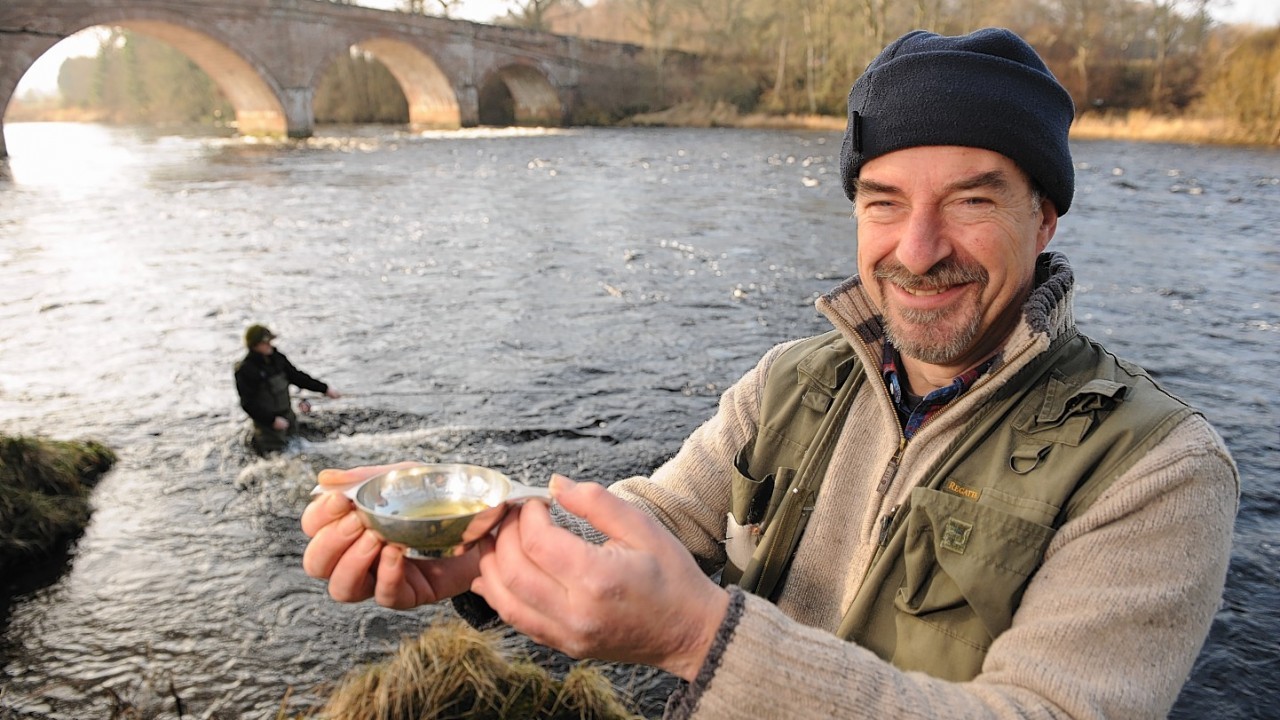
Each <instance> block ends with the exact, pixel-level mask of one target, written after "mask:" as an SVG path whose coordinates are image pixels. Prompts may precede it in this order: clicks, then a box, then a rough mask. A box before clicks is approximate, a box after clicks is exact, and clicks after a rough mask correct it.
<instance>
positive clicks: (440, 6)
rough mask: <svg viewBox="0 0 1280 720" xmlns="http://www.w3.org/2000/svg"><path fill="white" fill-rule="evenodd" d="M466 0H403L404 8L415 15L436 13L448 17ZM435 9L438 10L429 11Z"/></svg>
mask: <svg viewBox="0 0 1280 720" xmlns="http://www.w3.org/2000/svg"><path fill="white" fill-rule="evenodd" d="M464 1H465V0H402V2H403V3H404V4H403V9H404V11H405V12H407V13H413V14H415V15H436V16H438V17H442V18H447V17H450V15H452V13H453V11H454V10H455V9H457V8H458V7H460V6H461V5H462V3H463V2H464ZM429 10H435V11H436V12H428V11H429Z"/></svg>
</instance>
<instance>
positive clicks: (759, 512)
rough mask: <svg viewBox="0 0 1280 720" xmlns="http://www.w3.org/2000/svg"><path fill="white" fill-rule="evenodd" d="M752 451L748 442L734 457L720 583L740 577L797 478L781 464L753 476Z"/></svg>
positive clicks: (734, 581) (735, 580)
mask: <svg viewBox="0 0 1280 720" xmlns="http://www.w3.org/2000/svg"><path fill="white" fill-rule="evenodd" d="M751 450H752V447H751V446H750V445H748V446H747V447H746V448H744V449H743V450H742V451H740V452H739V453H738V456H737V458H735V460H734V471H733V482H732V486H731V493H730V505H729V514H728V517H727V518H726V527H725V546H724V549H725V557H726V560H727V563H726V565H725V568H724V574H723V575H722V578H721V584H722V585H726V586H727V585H729V584H732V583H737V582H738V581H739V580H740V579H741V577H742V572H743V570H745V569H746V567H747V565H748V563H750V562H751V558H752V557H753V556H754V555H755V552H756V549H757V548H758V547H759V545H760V542H761V540H762V539H763V538H764V536H765V529H766V528H768V527H769V525H770V523H771V521H772V520H773V517H774V515H776V514H777V512H778V508H779V507H780V506H781V505H782V504H783V502H784V501H786V499H787V491H788V490H789V489H790V488H791V485H792V481H793V480H794V479H795V471H794V470H792V469H791V468H788V467H779V468H777V469H776V470H775V471H774V472H772V473H769V474H768V475H766V476H765V477H764V478H763V479H760V480H757V479H756V478H754V477H752V476H751V475H750V474H749V470H748V467H747V460H748V458H749V457H750V453H751Z"/></svg>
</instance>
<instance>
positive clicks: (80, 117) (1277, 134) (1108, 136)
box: [6, 99, 1280, 148]
mask: <svg viewBox="0 0 1280 720" xmlns="http://www.w3.org/2000/svg"><path fill="white" fill-rule="evenodd" d="M6 119H7V120H8V121H9V122H87V123H100V122H107V120H106V118H105V117H104V116H103V114H102V113H101V112H99V111H94V110H90V109H85V108H63V107H58V106H57V105H56V104H54V102H53V101H45V102H43V103H35V104H33V103H24V102H22V101H19V100H16V99H15V100H14V101H13V103H11V105H10V107H9V110H8V113H7V114H6ZM619 125H622V126H626V127H689V128H742V129H774V130H795V129H802V130H830V131H842V130H844V128H845V118H844V117H840V116H835V115H808V114H797V113H787V114H782V115H773V114H767V113H742V112H739V111H738V109H737V108H736V107H734V106H733V105H731V104H729V103H724V102H717V103H707V102H701V101H698V102H691V103H682V104H680V105H676V106H674V107H671V108H668V109H666V110H660V111H658V112H651V113H641V114H639V115H633V116H631V117H629V118H627V119H625V120H623V121H622V122H620V123H619ZM1071 137H1072V138H1073V139H1077V140H1129V141H1133V142H1170V143H1184V144H1193V145H1252V146H1262V147H1276V148H1280V128H1276V129H1275V130H1274V131H1269V130H1264V129H1261V128H1255V129H1250V128H1246V127H1242V126H1241V125H1239V124H1238V123H1234V122H1232V121H1229V120H1225V119H1221V118H1195V117H1172V116H1161V115H1152V114H1151V113H1148V112H1144V111H1140V110H1137V111H1133V112H1129V113H1117V114H1114V115H1102V114H1097V113H1090V114H1086V115H1082V116H1081V117H1078V118H1076V120H1075V122H1074V123H1073V124H1072V126H1071Z"/></svg>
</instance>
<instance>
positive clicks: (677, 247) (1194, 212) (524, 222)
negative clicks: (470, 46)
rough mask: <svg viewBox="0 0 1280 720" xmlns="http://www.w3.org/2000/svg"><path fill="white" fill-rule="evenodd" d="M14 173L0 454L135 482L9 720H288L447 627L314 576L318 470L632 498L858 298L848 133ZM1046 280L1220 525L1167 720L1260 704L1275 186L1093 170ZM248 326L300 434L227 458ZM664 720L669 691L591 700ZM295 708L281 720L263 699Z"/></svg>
mask: <svg viewBox="0 0 1280 720" xmlns="http://www.w3.org/2000/svg"><path fill="white" fill-rule="evenodd" d="M4 131H5V133H6V140H7V145H8V149H9V151H10V154H11V157H10V158H9V159H8V160H7V161H0V338H2V342H3V352H2V354H0V432H3V433H8V434H32V435H44V436H49V437H55V438H63V439H73V438H88V437H91V438H97V439H100V440H102V441H104V442H106V443H107V444H108V445H109V446H111V447H112V448H114V449H116V450H117V452H118V453H119V456H120V460H119V462H118V464H117V465H116V467H115V468H114V469H113V470H112V471H111V472H110V473H109V474H108V475H107V476H105V478H104V479H103V480H102V482H101V484H100V485H99V486H98V487H97V489H96V490H95V492H94V498H93V502H94V506H95V514H94V517H93V521H92V523H91V524H90V526H89V527H88V529H87V531H86V532H85V534H84V536H83V537H82V538H81V539H80V541H79V542H78V544H77V546H76V550H75V552H74V554H73V556H72V558H71V562H70V563H69V566H68V567H67V568H65V570H64V571H63V572H62V573H61V574H60V575H58V576H57V577H56V578H55V579H54V580H53V581H52V582H51V583H50V584H48V585H47V586H45V587H42V588H40V589H37V590H35V591H33V592H31V593H28V594H25V595H22V596H20V597H18V598H16V599H15V601H14V602H13V604H12V606H11V608H10V614H9V618H8V622H7V625H6V626H5V627H4V628H3V633H4V635H3V641H2V644H0V661H2V662H3V671H2V672H0V683H3V685H2V686H0V718H57V719H64V718H65V719H77V720H79V719H84V718H99V717H101V718H105V717H109V716H111V713H112V711H113V708H115V707H116V705H115V701H114V700H113V696H115V695H118V696H121V697H124V698H128V699H129V701H130V702H132V703H134V704H135V705H137V706H139V707H150V708H152V709H153V710H154V711H155V712H156V713H157V714H156V715H153V716H158V717H176V716H177V715H176V712H175V710H174V703H173V702H172V696H174V695H176V696H178V697H180V698H181V699H182V704H183V707H184V711H185V715H184V717H199V718H275V717H277V714H278V713H279V712H280V711H281V710H282V709H283V710H288V711H289V712H305V711H306V710H308V709H311V708H314V707H315V706H316V705H317V704H318V703H320V702H321V701H322V700H323V697H324V688H325V686H326V683H330V682H332V681H334V680H336V679H338V678H339V677H341V675H342V674H343V673H344V672H345V671H346V670H347V669H349V668H350V667H352V666H353V665H354V664H356V663H360V662H370V661H375V660H379V659H382V658H384V657H386V656H387V654H388V653H389V652H390V650H391V649H393V648H394V647H395V646H396V644H397V643H398V641H399V639H400V638H401V637H403V636H407V635H412V634H415V633H417V632H419V631H421V629H422V628H423V627H425V626H426V624H428V623H430V622H431V621H432V619H433V618H436V617H439V616H440V614H441V613H442V612H446V611H444V610H441V609H437V608H423V609H420V610H417V611H414V612H409V613H401V612H393V611H389V610H384V609H381V608H378V607H375V606H372V605H371V604H370V603H365V604H361V605H355V606H350V605H341V604H339V603H336V602H333V601H332V600H330V599H329V598H328V596H327V595H326V593H325V588H324V586H323V584H322V583H319V582H318V581H315V580H312V579H310V578H308V577H307V576H306V575H305V574H304V573H303V572H302V569H301V566H300V558H301V553H302V550H303V548H304V546H305V537H304V536H303V535H302V533H301V531H300V530H299V529H298V523H297V517H298V515H299V514H300V512H301V509H302V508H303V507H304V506H305V503H306V492H307V491H308V490H309V488H310V487H311V485H312V483H313V482H314V473H315V471H316V470H318V469H320V468H323V467H330V466H334V467H346V466H352V465H357V464H368V463H377V462H384V461H393V460H400V459H405V458H420V459H424V460H464V461H471V462H478V463H483V464H487V465H494V466H497V467H500V468H502V469H504V470H506V471H507V472H509V473H510V474H512V475H513V476H514V477H516V478H517V479H520V480H526V481H529V482H532V483H535V484H541V483H543V482H545V479H546V477H547V475H548V474H549V473H550V472H551V471H552V470H555V471H559V472H563V473H565V474H567V475H569V476H571V477H576V478H578V479H583V480H587V479H595V480H600V481H602V482H606V483H608V482H612V481H613V480H616V479H618V478H620V477H623V476H626V475H629V474H633V473H645V472H647V471H649V470H650V469H652V468H653V467H654V466H656V465H657V464H658V463H660V462H661V461H662V460H664V459H665V458H667V457H668V456H670V455H671V454H672V453H673V452H674V451H675V450H676V448H677V447H678V445H679V442H680V440H681V439H682V438H683V437H684V436H685V435H687V434H688V433H689V432H690V431H691V430H692V429H693V428H694V427H696V426H697V425H698V424H699V423H700V422H702V421H703V420H704V419H706V418H707V417H709V415H710V414H711V413H712V412H713V410H714V406H715V403H716V399H717V397H718V395H719V393H720V392H721V391H722V390H723V389H724V388H725V387H726V386H727V385H728V384H729V383H731V382H732V381H733V380H734V379H736V378H737V377H738V375H740V374H741V373H742V372H743V371H745V370H746V369H747V368H749V367H750V366H751V365H752V364H753V363H754V362H755V360H756V359H757V358H758V357H759V355H760V354H761V353H763V352H764V351H765V350H766V349H767V348H768V347H770V346H771V345H772V344H774V343H775V342H778V341H780V340H783V339H786V338H790V337H796V336H800V335H808V334H812V333H815V332H819V331H821V330H824V329H825V328H826V323H825V321H824V320H823V319H822V318H821V317H820V316H818V314H817V313H816V312H815V311H814V309H813V305H812V303H813V300H814V298H815V297H816V296H817V295H818V294H819V293H821V292H823V291H825V290H826V289H828V288H830V287H831V286H833V285H834V284H835V283H836V282H837V281H838V280H840V279H841V278H843V277H844V276H846V275H847V274H850V273H852V272H853V270H854V252H855V233H854V224H853V222H852V220H851V218H850V212H849V205H848V203H847V201H846V200H845V199H844V197H843V195H842V193H841V190H840V183H839V170H838V164H837V157H838V155H839V134H838V133H832V132H788V131H747V130H680V129H566V130H483V129H482V130H473V131H457V132H449V133H431V134H425V135H418V134H409V133H404V132H397V131H395V130H391V129H376V128H362V129H358V130H353V131H349V132H344V131H342V130H340V129H336V128H335V129H330V130H327V131H325V132H324V133H323V134H321V135H320V136H318V137H316V138H313V139H311V140H308V141H299V142H288V143H272V142H263V141H252V140H247V139H241V138H228V137H219V136H199V135H173V134H164V133H160V132H157V131H136V130H130V129H112V128H107V127H102V126H95V125H75V124H40V123H13V124H9V125H6V126H5V128H4ZM1073 150H1074V153H1075V158H1076V162H1077V175H1078V184H1079V190H1078V194H1077V197H1076V201H1075V204H1074V205H1073V206H1072V209H1071V212H1070V213H1069V214H1068V215H1066V216H1065V217H1064V218H1063V220H1062V222H1061V224H1060V226H1059V231H1058V235H1057V238H1056V239H1055V240H1054V242H1053V245H1052V246H1051V247H1053V248H1056V249H1058V250H1060V251H1063V252H1065V253H1066V254H1067V255H1068V256H1069V257H1070V258H1071V259H1072V261H1073V264H1074V267H1075V270H1076V275H1077V278H1078V279H1079V292H1078V296H1077V311H1076V313H1077V317H1078V320H1079V323H1080V325H1081V327H1082V329H1083V330H1084V331H1085V332H1086V333H1088V334H1090V335H1092V336H1094V337H1096V338H1098V339H1100V340H1102V341H1103V342H1105V343H1106V344H1107V345H1108V346H1109V347H1110V349H1112V350H1113V351H1115V352H1117V353H1118V354H1120V355H1122V356H1124V357H1127V358H1128V359H1131V360H1134V361H1136V362H1138V363H1139V364H1141V365H1143V366H1145V367H1146V368H1147V369H1148V370H1150V371H1151V372H1152V373H1153V374H1154V375H1155V376H1156V377H1157V378H1159V379H1160V380H1161V381H1162V382H1163V383H1164V384H1165V385H1166V387H1168V388H1169V389H1170V390H1172V391H1173V392H1174V393H1176V394H1178V395H1180V396H1182V397H1184V398H1185V399H1187V400H1189V401H1190V402H1192V403H1193V404H1195V405H1197V406H1198V407H1200V408H1202V409H1203V410H1204V411H1205V413H1206V415H1207V416H1208V418H1209V419H1210V421H1211V422H1213V423H1214V424H1215V426H1216V427H1217V428H1218V429H1219V431H1220V432H1221V433H1222V434H1223V436H1224V438H1225V439H1226V441H1227V443H1228V445H1229V446H1230V448H1231V450H1232V452H1233V453H1234V456H1235V458H1236V460H1237V462H1238V463H1239V466H1240V471H1241V476H1242V480H1243V497H1242V499H1241V509H1240V515H1239V518H1238V521H1237V526H1236V542H1235V547H1234V551H1233V559H1232V564H1231V569H1230V575H1229V578H1228V581H1227V590H1226V594H1225V600H1224V604H1223V607H1222V610H1221V611H1220V613H1219V614H1218V616H1217V619H1216V622H1215V623H1214V626H1213V629H1212V632H1211V634H1210V637H1209V640H1208V642H1207V644H1206V646H1205V649H1204V651H1203V652H1202V653H1201V655H1200V657H1199V660H1198V661H1197V663H1196V666H1195V670H1194V672H1193V674H1192V677H1191V678H1190V681H1189V682H1188V684H1187V686H1186V688H1185V689H1184V691H1183V693H1182V696H1181V697H1180V699H1179V701H1178V704H1177V706H1176V708H1175V710H1174V713H1173V715H1172V717H1175V718H1180V719H1184V720H1191V719H1192V718H1218V719H1223V718H1262V717H1275V716H1276V715H1275V712H1276V711H1275V702H1276V700H1277V699H1280V645H1277V642H1276V639H1275V638H1276V637H1277V636H1280V579H1277V574H1276V569H1277V567H1280V546H1278V543H1280V540H1277V538H1280V406H1278V405H1277V403H1278V402H1280V400H1277V398H1280V378H1278V376H1277V373H1276V367H1277V365H1276V356H1277V352H1278V351H1280V281H1278V280H1277V277H1280V242H1277V236H1276V228H1277V227H1280V153H1277V152H1276V151H1274V150H1270V151H1269V150H1264V149H1247V148H1210V147H1193V146H1177V145H1141V144H1132V143H1122V142H1079V143H1075V144H1074V146H1073ZM253 322H263V323H266V324H267V325H268V326H270V327H271V328H272V329H273V330H274V331H275V332H276V333H277V334H278V335H279V339H278V340H277V343H276V344H277V346H278V347H279V348H280V349H281V350H282V351H283V352H285V353H286V354H287V355H288V356H289V358H290V359H291V360H292V361H293V362H294V363H295V364H296V365H298V367H300V368H302V369H303V370H305V371H307V372H310V373H311V374H313V375H315V376H317V377H319V378H321V379H323V380H326V381H328V382H330V383H332V384H333V385H334V386H335V387H337V388H338V389H340V390H342V391H344V392H345V393H346V396H345V397H344V398H342V399H339V400H317V401H316V402H315V405H316V410H315V412H313V414H312V415H311V416H310V417H309V418H307V420H306V422H307V432H306V437H305V438H304V439H303V440H302V442H300V443H299V444H298V446H297V447H295V448H294V449H293V451H292V452H291V453H289V454H288V455H286V456H284V457H282V458H277V459H273V460H261V459H258V458H256V457H255V456H253V455H252V454H250V453H249V452H247V451H246V449H245V447H244V444H243V441H244V437H245V433H246V420H245V418H244V415H243V414H242V412H241V411H240V409H239V407H238V405H237V400H236V395H235V390H234V386H233V383H232V367H233V365H234V364H235V362H236V361H237V360H238V359H239V358H240V357H241V356H242V355H243V352H244V351H243V347H242V345H241V333H242V332H243V330H244V328H245V327H246V326H247V325H248V324H250V323H253ZM611 672H612V673H613V675H614V677H615V680H617V681H619V682H621V683H622V684H627V683H629V684H631V685H632V687H634V688H637V693H638V695H639V696H640V697H641V706H642V709H643V710H644V711H645V712H646V714H653V713H655V712H657V710H655V708H656V707H659V706H660V698H659V699H658V700H653V699H652V698H649V697H648V696H651V695H656V694H659V690H661V688H662V687H664V685H663V683H664V679H663V678H661V677H660V676H656V675H655V674H653V673H647V672H645V671H643V670H639V669H634V668H633V669H629V670H628V669H626V668H613V669H612V670H611ZM286 696H287V697H286Z"/></svg>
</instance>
